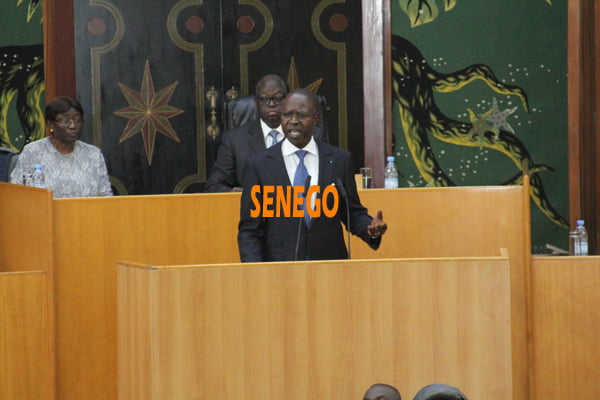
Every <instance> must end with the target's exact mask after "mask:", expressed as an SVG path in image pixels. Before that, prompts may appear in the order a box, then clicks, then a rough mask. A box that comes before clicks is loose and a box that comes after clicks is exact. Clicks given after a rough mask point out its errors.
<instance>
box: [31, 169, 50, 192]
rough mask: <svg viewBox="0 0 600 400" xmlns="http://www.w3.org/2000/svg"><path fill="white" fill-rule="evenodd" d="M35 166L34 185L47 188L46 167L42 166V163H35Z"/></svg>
mask: <svg viewBox="0 0 600 400" xmlns="http://www.w3.org/2000/svg"><path fill="white" fill-rule="evenodd" d="M33 168H34V169H33V174H32V175H31V183H32V186H34V187H39V188H45V187H46V177H45V176H44V168H43V167H42V164H35V166H34V167H33Z"/></svg>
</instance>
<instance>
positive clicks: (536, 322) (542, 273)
mask: <svg viewBox="0 0 600 400" xmlns="http://www.w3.org/2000/svg"><path fill="white" fill-rule="evenodd" d="M531 268H532V298H533V307H532V314H531V320H532V322H533V336H532V338H533V342H532V344H533V345H532V348H533V363H532V365H533V366H534V379H533V382H534V396H535V397H534V398H536V399H545V400H561V399H566V398H570V399H589V398H594V397H596V396H597V394H598V392H600V380H599V379H598V371H600V336H599V335H598V332H599V331H600V290H598V288H599V287H600V257H553V258H550V257H534V258H533V260H532V263H531Z"/></svg>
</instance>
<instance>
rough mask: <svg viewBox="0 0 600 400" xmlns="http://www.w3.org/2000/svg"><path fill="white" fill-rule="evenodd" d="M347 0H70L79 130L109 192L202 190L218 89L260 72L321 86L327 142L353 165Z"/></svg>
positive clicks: (355, 138)
mask: <svg viewBox="0 0 600 400" xmlns="http://www.w3.org/2000/svg"><path fill="white" fill-rule="evenodd" d="M356 3H357V2H344V1H340V0H324V1H317V0H312V1H302V2H299V1H294V0H281V1H275V0H274V1H259V0H222V1H221V2H218V1H202V0H180V1H165V0H143V1H142V0H128V1H126V2H125V1H115V2H110V1H108V0H89V1H88V2H74V12H75V42H76V43H75V53H76V54H75V56H76V66H77V67H76V70H77V96H78V98H79V99H80V101H81V102H82V105H83V107H84V110H85V111H86V113H87V114H88V115H87V116H86V125H85V127H84V132H83V140H85V141H88V142H90V143H93V144H95V145H97V146H99V147H101V148H102V150H103V153H104V155H105V158H106V161H107V165H108V168H109V173H110V175H111V181H112V183H113V187H114V188H115V191H116V192H117V194H155V193H181V192H197V191H201V190H202V189H203V184H204V182H205V180H206V175H207V173H208V171H209V170H210V167H211V165H212V163H213V162H214V157H215V155H216V151H217V147H218V139H219V136H218V135H219V134H221V133H222V131H223V126H222V122H221V121H222V118H223V115H222V112H223V111H222V107H221V105H222V104H223V101H224V99H225V93H226V92H227V91H228V90H229V89H231V88H235V89H236V90H237V92H238V93H239V94H241V95H245V94H248V93H253V92H254V86H255V85H256V82H257V81H258V80H259V79H260V77H261V76H263V75H265V74H267V73H277V74H279V75H281V76H282V77H283V78H284V79H285V80H286V81H287V82H288V83H289V84H290V87H292V88H293V87H307V88H309V89H311V90H313V91H315V92H317V93H320V94H322V95H324V96H325V97H326V98H327V103H328V107H329V110H328V112H327V126H328V130H329V138H330V142H332V143H333V144H336V145H339V146H340V147H343V148H347V149H349V150H351V151H352V152H353V154H354V156H355V162H356V165H357V166H358V165H362V153H363V152H362V148H363V141H362V137H363V132H362V84H361V82H362V69H361V44H360V38H361V31H360V22H361V18H360V4H356ZM209 93H212V94H213V95H212V96H209V97H207V94H209ZM211 102H212V105H213V107H211ZM211 121H212V128H210V129H209V126H210V125H211ZM215 125H218V126H217V129H215ZM350 126H351V127H353V129H352V131H351V132H350V131H349V128H348V127H350Z"/></svg>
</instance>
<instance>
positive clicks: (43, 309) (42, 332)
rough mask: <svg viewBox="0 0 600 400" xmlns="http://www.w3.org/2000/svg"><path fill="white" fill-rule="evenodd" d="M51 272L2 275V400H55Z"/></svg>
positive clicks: (0, 372)
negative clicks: (50, 303) (49, 278)
mask: <svg viewBox="0 0 600 400" xmlns="http://www.w3.org/2000/svg"><path fill="white" fill-rule="evenodd" d="M48 293H49V289H48V273H46V272H41V271H40V272H4V273H0V399H7V400H8V399H15V400H17V399H23V400H26V399H27V400H28V399H39V400H54V398H55V397H54V354H53V347H52V340H53V337H54V335H53V332H52V328H51V321H50V319H51V317H50V315H51V313H50V310H51V307H50V306H49V299H48Z"/></svg>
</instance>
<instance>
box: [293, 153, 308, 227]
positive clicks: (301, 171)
mask: <svg viewBox="0 0 600 400" xmlns="http://www.w3.org/2000/svg"><path fill="white" fill-rule="evenodd" d="M306 153H308V152H307V151H306V150H297V151H296V155H297V156H298V159H299V160H300V163H299V164H298V166H297V167H296V173H295V174H294V186H302V187H304V184H305V183H306V177H307V176H308V170H307V169H306V165H304V156H306ZM305 196H306V193H302V197H305ZM308 201H310V200H308ZM306 203H307V202H306V199H305V201H304V202H303V203H302V210H303V211H304V222H305V223H306V226H308V223H309V222H310V215H308V212H307V211H306V209H307V207H306Z"/></svg>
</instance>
